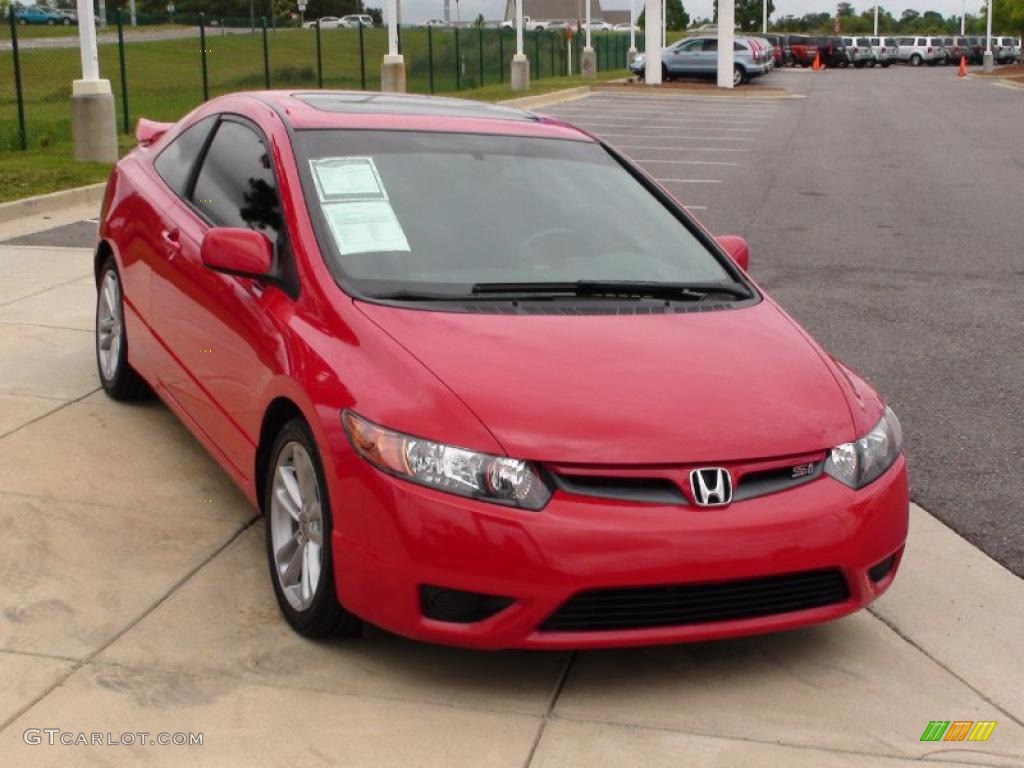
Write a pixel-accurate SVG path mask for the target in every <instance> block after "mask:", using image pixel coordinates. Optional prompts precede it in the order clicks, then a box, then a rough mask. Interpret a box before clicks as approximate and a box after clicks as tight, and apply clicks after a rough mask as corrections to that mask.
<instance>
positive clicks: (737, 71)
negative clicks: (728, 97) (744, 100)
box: [732, 64, 747, 86]
mask: <svg viewBox="0 0 1024 768" xmlns="http://www.w3.org/2000/svg"><path fill="white" fill-rule="evenodd" d="M745 82H747V70H745V69H744V68H743V67H741V66H740V65H739V64H734V65H733V67H732V84H733V85H734V86H735V85H743V84H744V83H745Z"/></svg>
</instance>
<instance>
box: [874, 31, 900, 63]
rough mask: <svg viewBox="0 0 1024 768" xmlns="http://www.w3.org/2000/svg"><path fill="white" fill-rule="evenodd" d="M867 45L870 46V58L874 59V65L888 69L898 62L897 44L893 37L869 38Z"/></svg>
mask: <svg viewBox="0 0 1024 768" xmlns="http://www.w3.org/2000/svg"><path fill="white" fill-rule="evenodd" d="M868 43H869V44H870V45H871V56H872V58H873V59H874V64H877V65H879V66H882V67H888V66H891V65H892V63H893V62H894V61H897V60H898V55H899V54H898V51H897V49H898V47H899V43H897V42H896V38H895V37H869V38H868ZM872 66H873V65H872Z"/></svg>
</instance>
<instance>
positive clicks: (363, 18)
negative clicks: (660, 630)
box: [339, 13, 373, 29]
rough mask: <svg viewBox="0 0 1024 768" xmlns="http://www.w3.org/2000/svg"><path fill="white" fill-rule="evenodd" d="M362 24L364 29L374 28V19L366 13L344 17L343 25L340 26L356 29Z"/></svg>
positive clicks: (342, 19)
mask: <svg viewBox="0 0 1024 768" xmlns="http://www.w3.org/2000/svg"><path fill="white" fill-rule="evenodd" d="M360 24H362V25H363V26H364V27H372V26H373V17H372V16H370V15H369V14H366V13H353V14H351V15H349V16H342V17H341V24H340V25H339V26H342V27H346V28H350V29H354V28H356V27H358V26H359V25H360Z"/></svg>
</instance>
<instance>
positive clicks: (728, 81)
mask: <svg viewBox="0 0 1024 768" xmlns="http://www.w3.org/2000/svg"><path fill="white" fill-rule="evenodd" d="M735 23H736V5H735V2H734V0H718V87H719V88H732V87H733V85H732V72H733V64H734V63H735V59H736V57H735V55H734V54H733V50H732V44H733V38H734V34H733V26H734V25H735Z"/></svg>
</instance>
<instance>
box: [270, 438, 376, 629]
mask: <svg viewBox="0 0 1024 768" xmlns="http://www.w3.org/2000/svg"><path fill="white" fill-rule="evenodd" d="M264 489H265V492H264V495H263V506H264V512H265V515H266V521H265V523H266V529H267V559H268V562H269V564H270V580H271V581H272V582H273V584H274V594H275V595H276V597H277V604H278V606H279V607H280V609H281V613H282V614H284V617H285V619H286V620H287V621H288V623H289V624H290V625H291V626H292V629H294V630H295V631H296V632H298V633H299V634H300V635H303V636H305V637H327V636H329V635H334V634H348V635H351V634H355V633H357V632H358V631H359V630H360V628H361V627H362V623H361V622H360V621H359V619H358V618H356V617H355V616H354V615H352V614H351V613H349V612H348V611H346V610H345V609H344V608H342V607H341V604H340V603H339V602H338V597H337V594H336V593H335V586H334V558H333V557H332V554H331V531H332V524H331V505H330V501H329V499H328V497H327V483H326V482H325V481H324V471H323V465H322V464H321V462H320V452H319V451H318V450H317V447H316V442H315V441H314V439H313V434H312V433H311V432H310V429H309V426H308V425H307V424H306V423H305V422H304V421H302V420H301V419H292V420H291V421H289V422H288V423H287V424H285V425H284V426H283V427H282V428H281V431H280V432H278V434H277V438H276V440H275V441H274V446H273V448H272V450H271V452H270V463H269V467H268V469H267V474H266V477H265V478H264Z"/></svg>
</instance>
